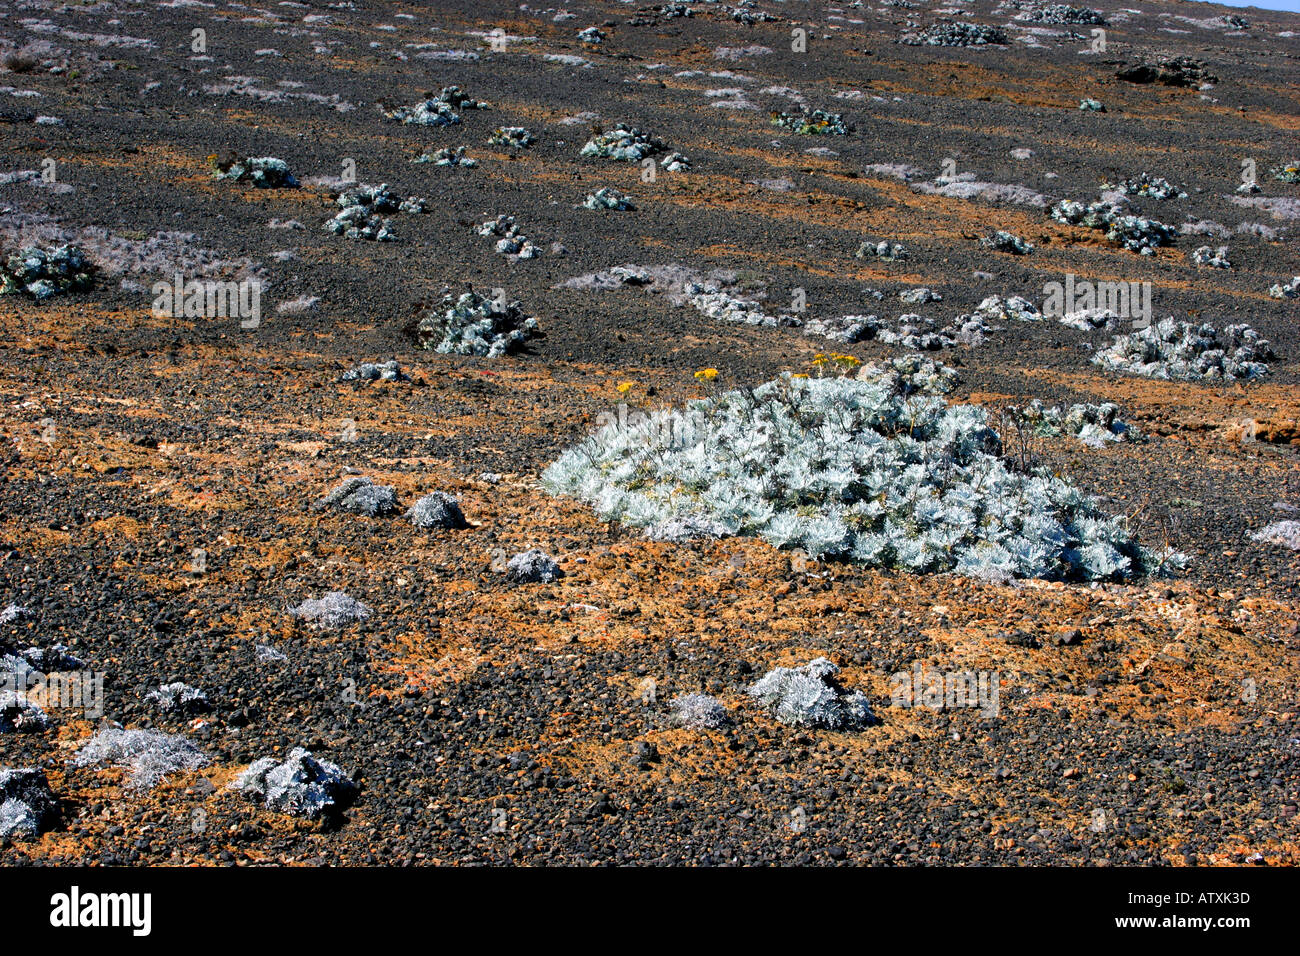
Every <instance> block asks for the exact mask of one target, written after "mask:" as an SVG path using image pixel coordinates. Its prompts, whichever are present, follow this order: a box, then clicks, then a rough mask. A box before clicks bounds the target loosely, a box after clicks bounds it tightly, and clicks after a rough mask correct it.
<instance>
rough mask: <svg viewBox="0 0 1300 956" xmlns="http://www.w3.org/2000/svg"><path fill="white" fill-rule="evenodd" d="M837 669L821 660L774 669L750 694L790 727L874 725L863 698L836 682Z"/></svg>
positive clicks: (869, 710)
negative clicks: (847, 690) (799, 665)
mask: <svg viewBox="0 0 1300 956" xmlns="http://www.w3.org/2000/svg"><path fill="white" fill-rule="evenodd" d="M839 670H840V669H839V668H838V667H836V666H835V665H834V664H833V663H831V662H830V661H828V660H827V659H826V658H824V657H818V658H817V659H815V660H812V661H809V662H808V663H807V664H804V665H803V666H802V667H774V668H773V669H772V670H770V671H768V672H767V674H766V675H765V676H764V677H763V678H762V679H761V680H759V681H758V682H757V683H755V684H754V686H752V687H751V688H750V689H749V695H750V696H751V697H753V698H755V699H756V700H757V701H758V702H759V703H761V704H762V705H763V706H764V707H766V708H768V710H770V711H771V712H772V715H773V716H774V717H776V719H777V720H779V721H780V722H781V723H783V724H788V725H790V726H792V727H819V728H824V729H826V730H840V729H851V728H854V727H860V726H863V725H869V724H872V723H875V716H874V715H873V714H872V713H871V706H870V704H869V703H868V702H867V698H866V695H864V694H863V693H862V692H861V691H852V692H851V693H850V692H846V691H844V690H843V689H842V688H841V687H840V686H839V685H838V684H837V683H836V681H835V675H836V674H838V673H839Z"/></svg>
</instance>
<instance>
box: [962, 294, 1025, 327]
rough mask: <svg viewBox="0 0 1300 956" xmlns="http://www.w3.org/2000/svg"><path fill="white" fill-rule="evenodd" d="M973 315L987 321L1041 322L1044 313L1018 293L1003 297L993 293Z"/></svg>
mask: <svg viewBox="0 0 1300 956" xmlns="http://www.w3.org/2000/svg"><path fill="white" fill-rule="evenodd" d="M971 314H972V316H973V317H975V318H978V319H980V320H981V321H985V322H1010V321H1013V320H1014V321H1016V322H1041V321H1042V320H1043V314H1042V313H1041V312H1039V311H1038V307H1037V306H1036V305H1034V304H1033V303H1032V302H1030V301H1029V300H1028V299H1024V298H1021V297H1020V296H1018V295H1012V296H1008V297H1007V298H1005V299H1004V298H1002V296H1000V295H991V296H989V297H988V298H986V299H984V300H983V301H982V302H980V304H979V305H977V306H976V307H975V311H974V312H973V313H971Z"/></svg>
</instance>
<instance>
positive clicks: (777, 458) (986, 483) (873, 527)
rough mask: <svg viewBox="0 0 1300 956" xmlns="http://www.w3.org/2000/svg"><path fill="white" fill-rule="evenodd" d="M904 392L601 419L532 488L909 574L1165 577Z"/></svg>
mask: <svg viewBox="0 0 1300 956" xmlns="http://www.w3.org/2000/svg"><path fill="white" fill-rule="evenodd" d="M922 361H923V360H922ZM919 368H920V369H924V365H920V366H919ZM912 374H913V375H914V374H915V373H912ZM919 377H920V379H921V380H923V381H932V382H933V383H934V387H935V388H942V387H943V384H942V383H943V376H937V375H934V374H933V373H929V374H927V373H924V372H922V374H921V375H920V376H919ZM910 381H911V380H910V379H909V377H908V376H907V375H904V374H898V373H897V372H894V373H893V374H882V375H881V376H880V377H877V378H868V379H860V380H854V379H846V378H796V377H794V376H790V375H784V376H782V377H781V378H779V379H776V380H774V381H770V382H767V383H765V384H763V385H760V386H758V387H757V388H754V389H739V390H736V391H731V392H726V393H723V394H720V395H717V396H715V397H713V398H709V399H701V400H697V401H693V402H690V403H688V404H687V406H686V407H685V408H683V409H681V410H672V409H664V410H660V411H655V412H651V413H649V414H648V415H644V416H636V417H631V418H628V419H627V420H621V419H620V420H617V421H612V422H610V423H608V424H606V425H604V426H603V427H602V428H600V429H599V430H598V431H596V432H595V433H594V434H592V435H591V436H590V437H588V438H587V439H586V440H585V441H583V442H582V443H580V444H579V445H577V446H575V447H573V448H571V449H569V450H568V451H566V452H564V454H562V455H561V456H560V457H559V459H558V460H556V461H555V462H554V463H553V464H552V465H551V466H550V467H549V468H547V469H546V471H545V472H544V473H543V476H542V483H543V486H544V487H545V488H546V489H547V490H548V491H550V492H552V493H553V494H563V495H570V496H573V497H575V498H578V499H580V500H583V501H586V502H588V503H589V504H591V505H593V506H594V507H595V509H596V511H597V512H598V513H599V514H600V515H601V517H602V518H604V519H606V520H610V521H619V522H621V523H623V524H624V525H628V526H631V527H638V528H646V527H652V528H665V527H672V528H674V529H683V528H689V527H690V526H691V523H692V522H694V523H695V525H696V526H698V527H702V528H708V529H709V531H710V533H711V534H719V533H723V532H725V533H729V534H744V535H757V536H759V537H762V538H764V539H765V540H767V541H769V542H770V543H772V544H773V545H775V546H777V547H781V548H801V549H803V550H804V551H807V552H808V553H810V554H812V555H814V556H819V557H820V556H840V557H845V558H850V559H853V560H856V561H860V562H862V563H864V564H868V565H871V566H876V567H890V568H899V569H901V570H907V571H913V572H924V571H951V570H956V571H959V572H962V573H972V574H979V573H982V572H983V571H985V570H988V569H993V571H994V572H995V573H996V575H999V576H1000V575H1003V574H1008V575H1013V576H1017V577H1042V578H1061V579H1073V580H1079V579H1085V580H1094V579H1124V578H1128V577H1130V576H1132V575H1134V574H1137V573H1142V572H1155V571H1159V570H1162V569H1164V568H1166V567H1169V566H1177V565H1178V564H1179V563H1180V561H1181V556H1180V555H1177V554H1174V553H1165V554H1155V553H1153V552H1150V551H1148V550H1146V549H1143V548H1141V547H1139V545H1138V544H1137V542H1136V541H1134V540H1133V538H1132V537H1131V536H1130V535H1129V533H1128V532H1127V530H1126V529H1125V527H1124V524H1123V522H1122V521H1121V520H1120V519H1118V518H1113V517H1110V516H1108V515H1106V514H1104V513H1103V512H1102V511H1101V509H1100V508H1099V507H1098V505H1097V503H1096V502H1095V500H1094V499H1092V498H1089V497H1088V496H1086V495H1084V494H1083V493H1082V492H1080V491H1079V490H1078V489H1076V488H1075V487H1073V486H1072V485H1070V484H1069V483H1068V482H1066V481H1063V480H1062V479H1059V478H1056V477H1053V476H1052V475H1050V474H1048V473H1045V472H1033V473H1028V474H1026V473H1022V472H1020V471H1016V470H1014V469H1013V468H1012V467H1010V466H1009V465H1008V464H1007V462H1006V461H1005V460H1004V459H1003V458H1002V457H1001V442H1000V440H999V438H998V436H997V434H996V433H995V432H994V430H993V429H992V428H990V427H989V424H988V421H987V419H986V416H985V412H984V410H983V409H981V408H978V407H974V406H969V405H952V406H950V405H948V404H946V403H945V402H944V400H943V399H942V398H939V397H937V396H934V395H925V394H907V391H908V389H909V388H911V387H912V386H911V384H910ZM673 537H676V536H673Z"/></svg>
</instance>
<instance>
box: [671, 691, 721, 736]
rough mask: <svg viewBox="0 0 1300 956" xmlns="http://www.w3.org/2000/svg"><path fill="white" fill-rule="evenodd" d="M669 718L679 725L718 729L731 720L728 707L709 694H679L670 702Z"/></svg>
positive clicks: (701, 728) (692, 727) (699, 728)
mask: <svg viewBox="0 0 1300 956" xmlns="http://www.w3.org/2000/svg"><path fill="white" fill-rule="evenodd" d="M668 710H669V712H670V716H669V720H670V721H671V722H672V723H673V724H674V725H676V726H678V727H690V728H691V729H693V730H717V729H718V728H720V727H724V726H726V725H727V724H728V723H730V722H731V718H730V717H728V715H727V708H726V707H724V706H723V705H722V702H721V701H719V700H718V699H717V698H716V697H711V696H709V695H708V694H678V695H677V696H676V697H674V698H673V699H672V700H670V701H669V702H668Z"/></svg>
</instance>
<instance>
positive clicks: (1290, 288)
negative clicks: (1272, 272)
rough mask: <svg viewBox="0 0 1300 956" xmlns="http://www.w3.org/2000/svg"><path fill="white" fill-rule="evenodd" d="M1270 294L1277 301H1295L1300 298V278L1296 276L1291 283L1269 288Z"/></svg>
mask: <svg viewBox="0 0 1300 956" xmlns="http://www.w3.org/2000/svg"><path fill="white" fill-rule="evenodd" d="M1268 294H1269V295H1271V296H1272V297H1273V298H1275V299H1295V298H1300V276H1295V277H1294V278H1292V279H1291V281H1290V282H1287V283H1285V284H1284V283H1281V282H1279V283H1278V284H1277V285H1274V286H1269V289H1268Z"/></svg>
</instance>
